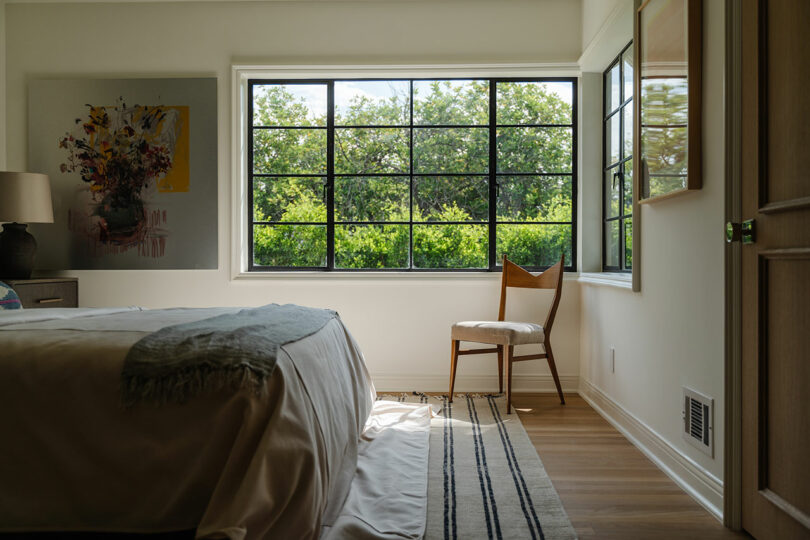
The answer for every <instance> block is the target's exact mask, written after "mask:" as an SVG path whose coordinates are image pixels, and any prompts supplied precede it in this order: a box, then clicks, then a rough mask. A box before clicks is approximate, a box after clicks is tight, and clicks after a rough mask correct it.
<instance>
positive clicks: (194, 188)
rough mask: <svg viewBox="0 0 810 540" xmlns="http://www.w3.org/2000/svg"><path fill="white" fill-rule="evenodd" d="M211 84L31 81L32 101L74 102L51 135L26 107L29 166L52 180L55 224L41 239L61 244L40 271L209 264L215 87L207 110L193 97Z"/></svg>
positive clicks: (50, 127) (212, 258) (48, 121)
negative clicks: (58, 130) (70, 99)
mask: <svg viewBox="0 0 810 540" xmlns="http://www.w3.org/2000/svg"><path fill="white" fill-rule="evenodd" d="M210 81H211V79H136V80H110V81H35V82H36V83H38V84H35V85H32V90H31V93H32V94H34V95H33V96H32V103H34V101H36V102H40V103H48V102H49V101H50V100H51V99H52V98H53V97H55V96H54V93H55V92H58V93H59V94H60V97H61V98H62V99H64V96H65V94H68V95H73V94H75V95H76V98H75V101H74V102H75V103H76V104H78V103H79V101H82V104H81V106H80V107H81V108H80V109H79V108H78V106H77V108H76V109H74V108H73V107H71V110H76V111H80V112H78V114H74V116H73V118H71V120H70V122H69V123H68V124H67V125H68V127H67V129H64V128H63V130H62V132H61V134H59V135H58V136H56V137H53V135H54V134H55V133H53V132H54V130H55V129H56V122H55V121H54V120H53V117H52V116H51V115H48V116H47V117H46V116H45V115H43V114H42V111H39V110H38V111H37V113H38V114H34V111H33V110H32V122H31V123H32V126H31V127H32V130H33V131H34V132H35V133H36V136H35V138H34V136H31V137H29V138H30V144H31V147H32V156H31V158H30V161H31V162H32V167H34V170H42V171H43V172H47V174H49V176H50V178H51V182H52V188H53V191H54V193H55V201H54V208H55V224H57V225H59V226H60V228H59V230H57V231H51V233H46V234H45V235H44V237H45V239H46V242H47V241H48V240H50V239H54V240H55V242H54V243H61V245H62V247H61V249H60V248H58V247H56V246H54V249H53V250H49V253H51V254H53V253H55V254H56V255H53V256H52V257H51V258H52V259H54V261H51V263H50V265H49V266H48V267H55V268H122V269H123V268H215V267H216V236H217V232H216V200H217V199H216V184H217V182H216V114H215V112H216V86H215V81H214V84H213V92H211V94H212V97H213V100H212V101H213V103H208V104H205V103H204V102H202V101H201V99H199V97H198V98H197V99H195V98H194V96H195V95H196V94H198V93H199V91H200V89H199V88H194V86H196V85H201V86H207V87H208V88H211V87H212V85H211V83H210ZM205 83H208V84H205ZM178 85H179V86H180V87H185V92H178V91H177V89H176V87H177V86H178ZM99 89H101V91H99ZM71 90H72V91H71ZM116 90H120V93H118V95H117V96H115V98H114V99H110V97H109V96H110V95H111V94H112V93H113V92H114V91H116ZM80 97H81V98H82V99H81V100H80V99H79V98H80ZM90 97H92V98H94V99H88V98H90ZM32 106H33V105H32ZM59 116H60V118H64V116H63V114H59ZM38 119H39V120H38ZM64 125H65V124H63V126H64ZM206 128H207V129H206ZM198 130H199V131H198ZM44 132H47V136H46V135H45V133H44ZM48 140H50V141H52V144H53V146H52V148H51V149H48V148H46V147H44V146H45V143H46V142H47V141H48ZM204 149H207V151H206V152H202V153H200V151H201V150H204ZM54 151H55V152H54ZM54 153H55V154H56V155H54ZM212 158H213V159H212ZM56 199H58V200H56ZM38 237H41V236H38ZM52 237H53V238H52ZM60 239H61V242H60ZM212 245H213V249H212ZM65 247H67V249H65ZM60 259H61V260H60ZM65 259H67V260H65ZM45 267H46V266H43V268H45Z"/></svg>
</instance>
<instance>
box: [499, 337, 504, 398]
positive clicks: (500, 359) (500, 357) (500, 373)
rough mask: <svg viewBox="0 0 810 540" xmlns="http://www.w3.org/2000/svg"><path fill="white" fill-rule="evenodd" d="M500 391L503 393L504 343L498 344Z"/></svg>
mask: <svg viewBox="0 0 810 540" xmlns="http://www.w3.org/2000/svg"><path fill="white" fill-rule="evenodd" d="M498 393H499V394H503V345H498Z"/></svg>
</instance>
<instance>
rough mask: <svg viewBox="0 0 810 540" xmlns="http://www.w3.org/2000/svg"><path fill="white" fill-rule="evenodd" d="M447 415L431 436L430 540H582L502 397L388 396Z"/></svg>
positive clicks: (427, 536) (436, 420) (434, 425)
mask: <svg viewBox="0 0 810 540" xmlns="http://www.w3.org/2000/svg"><path fill="white" fill-rule="evenodd" d="M380 397H382V398H384V399H388V400H398V401H405V402H410V403H431V404H434V405H436V408H441V412H440V413H439V415H438V416H437V417H436V418H434V419H433V421H432V423H431V430H430V457H429V470H428V516H427V527H426V531H425V539H426V540H455V539H462V540H468V539H469V540H477V539H483V538H497V539H512V538H531V539H546V540H557V539H572V538H576V533H575V532H574V529H573V527H572V526H571V522H570V521H569V520H568V516H566V514H565V510H564V509H563V507H562V503H561V502H560V498H559V496H558V495H557V492H556V491H555V490H554V486H552V484H551V480H550V479H549V477H548V475H547V474H546V471H545V469H544V467H543V463H542V462H541V461H540V458H539V457H538V456H537V452H535V449H534V446H532V444H531V441H529V437H528V435H526V431H525V430H524V429H523V425H522V424H521V423H520V419H519V418H518V415H517V414H516V413H513V414H510V415H507V414H506V398H505V397H504V396H503V395H481V394H476V395H471V394H458V395H456V396H455V398H454V400H453V403H449V402H448V401H447V396H426V395H424V394H418V393H414V394H410V395H405V394H394V395H391V394H388V395H385V396H380Z"/></svg>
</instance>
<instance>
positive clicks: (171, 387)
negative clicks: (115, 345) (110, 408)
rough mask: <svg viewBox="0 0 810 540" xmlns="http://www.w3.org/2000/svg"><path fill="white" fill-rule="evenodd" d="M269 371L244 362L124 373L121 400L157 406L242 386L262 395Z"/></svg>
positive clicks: (237, 388)
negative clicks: (158, 373) (157, 373)
mask: <svg viewBox="0 0 810 540" xmlns="http://www.w3.org/2000/svg"><path fill="white" fill-rule="evenodd" d="M268 375H269V374H268V373H262V372H261V371H257V370H253V369H251V368H250V367H249V366H244V365H243V366H235V367H232V368H223V367H214V366H207V365H195V366H189V367H186V368H182V369H176V370H174V371H173V372H171V373H170V374H164V375H162V376H160V377H155V376H153V375H144V374H140V375H137V374H127V373H124V374H122V377H121V404H122V405H123V406H124V407H125V408H129V407H132V406H134V405H135V404H137V403H140V402H151V403H154V404H156V405H158V406H160V405H165V404H167V403H185V402H186V401H188V400H189V399H191V398H193V397H195V396H198V395H200V394H203V393H213V392H221V391H228V392H236V391H239V390H243V389H250V390H252V391H253V392H254V393H255V394H256V395H261V394H262V393H263V392H264V391H265V383H266V382H267V379H268Z"/></svg>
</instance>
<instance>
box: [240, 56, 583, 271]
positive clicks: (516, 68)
mask: <svg viewBox="0 0 810 540" xmlns="http://www.w3.org/2000/svg"><path fill="white" fill-rule="evenodd" d="M580 74H581V73H580V69H579V66H578V65H577V64H576V63H550V64H452V65H451V64H437V65H396V66H378V65H354V66H351V65H349V66H345V65H341V66H328V65H326V66H323V65H322V66H284V65H280V66H279V65H277V66H270V65H267V66H263V65H232V66H231V173H232V174H231V235H230V236H231V265H230V276H231V280H237V279H239V280H242V279H289V278H292V277H295V278H305V279H312V278H327V277H328V278H329V279H335V278H340V279H346V278H348V279H358V278H359V279H362V278H388V279H390V278H396V279H401V278H403V277H405V276H407V277H408V279H426V278H427V279H435V278H437V277H441V278H442V279H448V278H450V279H477V280H480V279H493V278H494V277H497V279H500V274H495V273H492V272H390V271H389V272H317V271H313V272H302V271H299V270H294V271H289V272H284V271H273V272H248V270H247V256H246V254H247V253H248V245H247V243H248V231H247V212H248V208H247V193H246V189H247V170H246V163H245V159H244V156H245V155H247V148H246V145H247V125H246V122H247V82H248V79H261V78H265V79H273V78H279V79H284V78H286V79H339V78H367V77H381V78H422V77H425V78H426V77H579V76H580ZM575 99H578V96H575ZM577 204H579V202H578V201H577ZM578 242H580V243H581V242H582V240H581V238H578ZM574 275H575V274H574Z"/></svg>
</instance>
